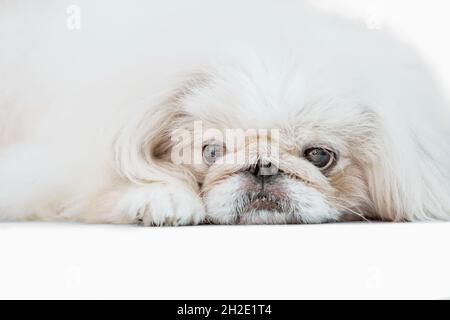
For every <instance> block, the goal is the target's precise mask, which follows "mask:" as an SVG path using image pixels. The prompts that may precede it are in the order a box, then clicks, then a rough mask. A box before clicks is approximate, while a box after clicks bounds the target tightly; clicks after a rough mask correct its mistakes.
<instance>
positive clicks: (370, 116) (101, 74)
mask: <svg viewBox="0 0 450 320" xmlns="http://www.w3.org/2000/svg"><path fill="white" fill-rule="evenodd" d="M242 2H243V1H239V2H238V1H222V2H221V3H219V2H213V1H202V0H194V1H183V2H182V1H164V2H163V1H161V2H160V3H158V2H152V3H150V4H149V2H147V1H137V2H135V3H133V5H132V4H131V3H128V2H127V3H125V2H123V1H117V2H115V1H100V0H96V1H92V0H90V1H87V0H86V1H71V2H70V5H69V4H66V3H64V1H56V0H54V1H51V0H48V1H47V0H45V1H31V0H29V1H26V0H25V1H23V0H17V1H2V2H0V46H1V50H0V219H2V220H30V219H40V220H58V219H59V220H72V221H85V222H92V223H143V224H144V225H187V224H198V223H202V222H212V223H223V224H235V223H242V224H253V223H254V224H264V223H266V224H270V223H321V222H329V221H340V220H346V219H353V218H356V219H382V220H389V221H422V220H450V192H449V190H450V140H449V137H450V136H449V134H448V131H447V129H448V125H447V120H446V119H447V115H446V110H445V103H444V101H443V98H442V95H441V93H440V92H439V90H438V89H437V85H436V84H435V82H434V80H433V77H432V76H431V75H430V73H429V71H428V70H427V68H426V67H425V66H424V64H423V62H422V61H421V59H420V58H419V57H418V56H417V55H416V53H415V52H414V50H412V49H411V48H409V46H408V45H406V44H403V43H401V42H400V41H398V40H396V39H395V38H394V37H392V36H390V35H387V34H384V33H382V32H380V31H369V30H365V29H364V28H363V27H360V26H359V25H358V23H356V22H355V23H352V22H346V21H342V20H340V19H339V18H335V17H330V16H328V15H324V14H319V13H317V12H315V11H314V10H313V9H311V8H309V7H306V6H304V5H302V4H301V3H296V2H295V1H290V2H285V1H257V2H252V1H247V2H245V3H242ZM231 129H234V130H231ZM236 129H238V130H236ZM199 130H200V131H199ZM233 132H234V133H236V132H240V133H242V132H244V139H236V135H233V134H231V133H233ZM230 134H231V135H232V138H231V139H230ZM180 159H181V161H180ZM229 159H232V161H228V160H229ZM225 160H227V161H225Z"/></svg>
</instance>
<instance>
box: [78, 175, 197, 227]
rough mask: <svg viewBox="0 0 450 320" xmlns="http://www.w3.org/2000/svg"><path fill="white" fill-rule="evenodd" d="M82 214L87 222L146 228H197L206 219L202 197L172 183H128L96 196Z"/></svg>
mask: <svg viewBox="0 0 450 320" xmlns="http://www.w3.org/2000/svg"><path fill="white" fill-rule="evenodd" d="M77 211H78V210H77ZM81 211H83V212H85V213H86V215H85V216H84V217H82V220H84V221H86V222H97V223H129V224H133V223H136V224H142V225H145V226H181V225H195V224H199V223H201V222H202V221H203V220H204V218H205V211H204V208H203V202H202V200H201V198H200V196H199V195H198V194H197V193H196V192H194V191H193V190H191V189H190V188H188V187H186V186H184V185H183V184H181V183H180V184H176V183H171V182H166V183H163V182H154V183H148V184H143V185H134V184H129V185H127V186H125V187H121V188H119V189H115V190H113V191H110V192H107V193H106V194H104V195H102V196H100V197H97V199H95V201H94V202H91V203H90V205H89V208H83V209H82V210H81Z"/></svg>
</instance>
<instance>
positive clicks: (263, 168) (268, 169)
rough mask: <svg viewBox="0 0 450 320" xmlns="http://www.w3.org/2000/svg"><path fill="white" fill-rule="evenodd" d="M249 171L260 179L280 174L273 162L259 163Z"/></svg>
mask: <svg viewBox="0 0 450 320" xmlns="http://www.w3.org/2000/svg"><path fill="white" fill-rule="evenodd" d="M249 171H250V172H251V173H252V174H253V175H255V176H259V177H272V176H275V175H277V174H278V168H277V167H276V166H275V165H274V164H273V163H271V162H266V163H262V162H261V161H258V163H257V164H256V165H255V166H252V167H250V169H249Z"/></svg>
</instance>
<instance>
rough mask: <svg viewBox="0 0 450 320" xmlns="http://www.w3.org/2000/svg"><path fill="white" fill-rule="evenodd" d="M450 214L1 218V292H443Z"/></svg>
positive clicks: (449, 271)
mask: <svg viewBox="0 0 450 320" xmlns="http://www.w3.org/2000/svg"><path fill="white" fill-rule="evenodd" d="M449 243H450V223H434V224H390V223H351V224H330V225H296V226H232V227H227V226H199V227H179V228H144V227H130V226H99V225H97V226H95V225H90V226H86V225H73V224H46V223H21V224H19V223H17V224H15V223H7V224H0V255H1V262H0V298H182V299H201V298H203V299H208V298H209V299H215V298H221V299H222V298H235V299H236V298H245V299H250V298H252V299H278V298H286V299H287V298H449V297H450V258H449Z"/></svg>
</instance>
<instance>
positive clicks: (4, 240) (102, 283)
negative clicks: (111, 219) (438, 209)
mask: <svg viewBox="0 0 450 320" xmlns="http://www.w3.org/2000/svg"><path fill="white" fill-rule="evenodd" d="M313 2H315V3H317V4H319V5H320V6H322V7H324V8H326V9H328V10H336V11H338V12H341V13H343V14H346V15H350V16H352V17H359V18H360V19H361V23H364V24H366V25H367V27H368V28H370V29H371V30H372V31H373V32H378V30H379V29H380V28H381V29H383V28H388V27H389V28H393V29H394V30H395V32H397V33H398V34H400V35H402V36H403V37H404V38H406V39H408V40H409V41H410V42H412V43H414V44H416V45H417V46H418V47H419V49H420V51H421V52H422V54H423V55H424V56H425V57H426V58H428V60H429V62H430V64H432V65H433V66H434V67H435V70H436V74H437V76H438V77H439V78H441V79H442V81H443V82H442V83H443V86H444V89H445V90H446V91H447V92H449V91H450V59H449V57H450V40H449V38H448V36H447V33H448V30H450V19H448V12H449V9H450V4H449V3H448V1H444V0H431V1H423V0H421V1H411V0H409V1H407V0H391V1H387V0H386V1H381V0H378V1H367V0H339V1H337V0H316V1H313ZM449 245H450V224H448V223H434V224H390V223H370V224H359V223H353V224H333V225H309V226H269V227H267V226H246V227H241V226H236V227H225V226H214V227H212V226H200V227H184V228H142V227H134V226H131V227H130V226H92V225H91V226H86V225H76V224H75V225H74V224H46V223H2V224H0V298H161V299H164V298H182V299H188V298H189V299H197V298H198V299H201V298H209V299H215V298H221V299H223V298H235V299H239V298H246V299H250V298H252V299H277V298H450V256H449Z"/></svg>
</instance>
